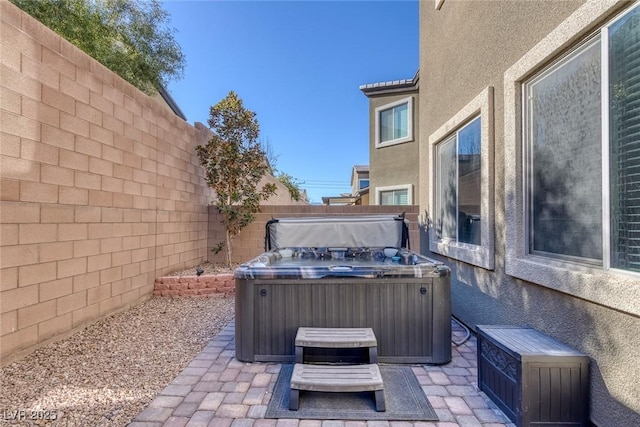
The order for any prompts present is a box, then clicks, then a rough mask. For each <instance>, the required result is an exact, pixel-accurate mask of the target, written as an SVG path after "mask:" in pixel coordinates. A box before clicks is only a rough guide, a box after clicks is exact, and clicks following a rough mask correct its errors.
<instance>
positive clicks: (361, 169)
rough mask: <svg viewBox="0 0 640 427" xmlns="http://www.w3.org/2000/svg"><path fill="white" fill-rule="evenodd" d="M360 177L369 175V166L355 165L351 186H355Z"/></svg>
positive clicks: (352, 171) (352, 170)
mask: <svg viewBox="0 0 640 427" xmlns="http://www.w3.org/2000/svg"><path fill="white" fill-rule="evenodd" d="M360 175H367V176H368V175H369V165H353V169H351V186H353V184H354V181H355V179H356V177H358V176H360Z"/></svg>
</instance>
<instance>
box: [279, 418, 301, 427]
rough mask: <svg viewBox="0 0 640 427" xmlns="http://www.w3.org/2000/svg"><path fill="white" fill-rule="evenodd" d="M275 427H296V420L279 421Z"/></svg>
mask: <svg viewBox="0 0 640 427" xmlns="http://www.w3.org/2000/svg"><path fill="white" fill-rule="evenodd" d="M276 427H298V420H290V419H279V420H278V421H277V422H276Z"/></svg>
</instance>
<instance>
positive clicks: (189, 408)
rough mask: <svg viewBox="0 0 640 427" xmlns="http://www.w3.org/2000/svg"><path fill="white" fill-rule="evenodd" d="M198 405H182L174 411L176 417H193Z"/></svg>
mask: <svg viewBox="0 0 640 427" xmlns="http://www.w3.org/2000/svg"><path fill="white" fill-rule="evenodd" d="M198 406H199V405H198V404H197V403H185V402H183V403H181V404H180V405H179V406H178V407H177V408H176V409H175V410H174V411H173V415H175V416H176V417H191V416H192V415H193V414H194V413H195V412H196V410H197V409H198Z"/></svg>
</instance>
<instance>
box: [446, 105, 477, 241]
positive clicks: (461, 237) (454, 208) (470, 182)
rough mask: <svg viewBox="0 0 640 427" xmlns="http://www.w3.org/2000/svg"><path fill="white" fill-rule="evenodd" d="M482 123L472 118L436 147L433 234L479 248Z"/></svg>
mask: <svg viewBox="0 0 640 427" xmlns="http://www.w3.org/2000/svg"><path fill="white" fill-rule="evenodd" d="M481 147H482V144H481V121H480V117H477V118H475V119H473V120H472V121H471V122H470V123H468V124H467V125H465V126H463V127H462V128H461V129H459V130H458V131H457V132H455V133H454V134H453V135H452V136H451V137H449V138H448V139H446V140H444V141H443V142H441V143H439V144H438V145H437V146H436V219H435V220H436V221H435V222H436V233H437V235H438V238H439V239H441V240H449V241H454V242H460V243H469V244H472V245H480V243H481V242H480V240H481V237H480V215H481V210H480V202H481V195H480V193H481V173H480V172H481V166H480V165H481Z"/></svg>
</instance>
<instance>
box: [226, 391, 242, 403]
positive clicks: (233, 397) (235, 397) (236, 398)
mask: <svg viewBox="0 0 640 427" xmlns="http://www.w3.org/2000/svg"><path fill="white" fill-rule="evenodd" d="M244 397H245V393H227V395H226V396H225V398H224V400H223V403H242V401H243V400H244Z"/></svg>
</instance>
